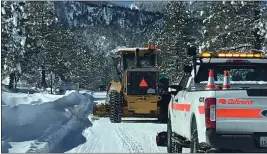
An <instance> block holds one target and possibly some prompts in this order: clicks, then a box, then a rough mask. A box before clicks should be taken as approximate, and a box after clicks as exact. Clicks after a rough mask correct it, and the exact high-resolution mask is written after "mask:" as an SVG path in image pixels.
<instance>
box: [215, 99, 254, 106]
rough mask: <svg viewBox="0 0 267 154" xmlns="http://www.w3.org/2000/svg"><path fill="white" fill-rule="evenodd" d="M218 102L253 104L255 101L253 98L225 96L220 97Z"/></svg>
mask: <svg viewBox="0 0 267 154" xmlns="http://www.w3.org/2000/svg"><path fill="white" fill-rule="evenodd" d="M218 103H220V104H223V105H225V104H236V105H252V104H253V103H254V101H253V100H245V99H238V98H235V99H225V98H220V99H219V100H218Z"/></svg>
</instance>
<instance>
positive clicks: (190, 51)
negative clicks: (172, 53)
mask: <svg viewBox="0 0 267 154" xmlns="http://www.w3.org/2000/svg"><path fill="white" fill-rule="evenodd" d="M187 55H189V56H196V55H197V47H195V46H192V47H188V49H187Z"/></svg>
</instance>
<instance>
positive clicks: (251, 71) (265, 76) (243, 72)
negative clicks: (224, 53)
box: [195, 63, 267, 84]
mask: <svg viewBox="0 0 267 154" xmlns="http://www.w3.org/2000/svg"><path fill="white" fill-rule="evenodd" d="M210 69H213V70H214V80H215V81H219V82H220V81H223V75H224V71H225V70H228V71H229V77H230V81H237V82H244V81H264V82H267V64H255V63H253V64H238V63H237V64H235V63H233V64H224V63H208V64H205V63H204V64H201V65H200V67H199V70H198V73H197V75H196V77H195V81H196V83H201V82H205V81H208V74H209V70H210ZM265 84H267V83H265Z"/></svg>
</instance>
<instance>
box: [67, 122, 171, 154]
mask: <svg viewBox="0 0 267 154" xmlns="http://www.w3.org/2000/svg"><path fill="white" fill-rule="evenodd" d="M124 119H125V118H124ZM143 120H146V121H143ZM164 130H166V125H165V124H158V123H153V119H152V120H151V119H149V120H148V119H142V120H141V121H140V119H138V118H127V121H124V122H123V123H119V124H114V123H110V121H109V118H101V119H99V120H96V121H94V122H93V126H92V127H90V128H87V129H86V130H84V132H83V135H84V136H85V138H86V142H85V143H84V144H81V145H79V146H78V147H75V148H73V149H71V150H69V151H68V152H71V153H85V152H89V153H109V152H112V153H117V152H120V153H143V152H145V153H148V152H149V153H164V152H167V151H166V148H165V147H157V145H156V142H155V137H156V134H157V132H160V131H164Z"/></svg>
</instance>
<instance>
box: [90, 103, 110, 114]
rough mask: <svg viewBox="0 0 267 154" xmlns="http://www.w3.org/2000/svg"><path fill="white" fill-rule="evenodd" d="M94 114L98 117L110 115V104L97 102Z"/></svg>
mask: <svg viewBox="0 0 267 154" xmlns="http://www.w3.org/2000/svg"><path fill="white" fill-rule="evenodd" d="M93 115H94V116H98V117H108V116H109V105H108V104H96V105H94V110H93Z"/></svg>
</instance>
